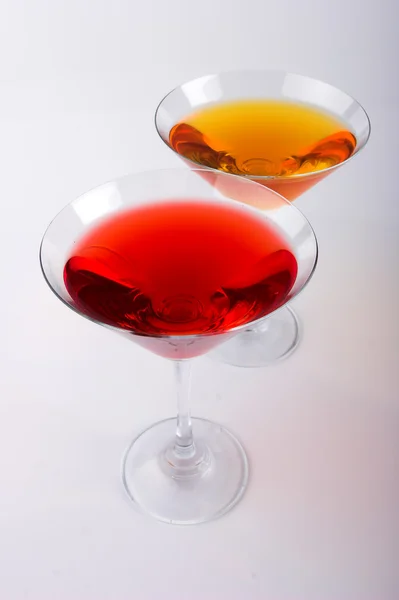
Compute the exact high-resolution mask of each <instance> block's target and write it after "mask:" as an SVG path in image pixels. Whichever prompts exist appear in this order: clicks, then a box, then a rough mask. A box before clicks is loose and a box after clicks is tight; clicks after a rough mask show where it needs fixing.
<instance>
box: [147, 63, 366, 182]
mask: <svg viewBox="0 0 399 600" xmlns="http://www.w3.org/2000/svg"><path fill="white" fill-rule="evenodd" d="M244 73H253V74H259V75H261V74H263V75H267V74H271V73H275V74H281V75H293V76H295V77H303V78H304V79H310V80H311V81H314V82H317V83H322V84H323V85H327V86H329V87H331V88H333V89H335V90H337V91H339V92H341V93H342V94H345V95H346V96H348V98H350V99H351V100H352V101H353V102H355V103H356V104H357V105H358V107H359V108H360V110H361V111H362V112H363V114H364V116H365V117H366V120H367V135H366V138H365V140H364V142H363V143H362V145H361V146H359V147H357V146H356V147H355V150H354V152H353V153H352V154H351V155H350V156H348V158H346V159H345V160H343V161H342V162H340V163H338V164H336V165H332V166H331V167H326V168H325V169H320V170H319V171H310V173H298V174H295V175H249V174H248V175H247V174H245V173H243V174H240V175H237V176H238V177H242V179H249V180H251V181H255V183H256V181H257V180H261V181H288V180H297V179H306V178H307V177H312V176H315V175H319V174H324V173H329V172H331V171H333V170H335V169H337V168H338V167H341V166H342V165H344V164H346V163H348V162H349V161H350V160H351V159H352V158H354V157H355V156H357V155H358V154H359V153H360V152H361V151H362V150H363V148H364V147H365V146H366V145H367V142H368V141H369V139H370V135H371V121H370V117H369V116H368V114H367V111H366V109H365V108H364V106H363V105H362V104H360V102H359V101H358V100H356V98H354V97H353V96H351V94H348V93H347V92H345V91H344V90H341V89H340V88H338V87H337V86H335V85H332V84H331V83H327V82H326V81H323V80H322V79H316V78H315V77H309V76H308V75H302V74H301V73H294V72H293V71H285V70H284V69H232V70H228V71H220V72H219V73H209V74H206V75H201V76H200V77H194V79H189V80H188V81H185V82H183V83H181V84H179V85H177V86H175V87H174V88H173V89H171V90H170V91H169V92H168V93H167V94H165V96H163V98H162V100H161V101H160V102H159V104H158V106H157V108H156V110H155V114H154V124H155V129H156V132H157V133H158V136H159V137H160V138H161V140H162V141H163V143H164V144H165V145H166V146H167V147H168V148H169V149H170V150H172V152H174V153H175V154H176V155H177V156H179V157H180V158H182V159H184V160H186V161H188V162H189V163H190V164H192V165H197V167H200V166H201V165H200V164H199V163H196V162H195V161H193V160H191V159H190V158H186V157H185V156H183V155H182V154H179V153H178V152H176V150H175V149H174V148H173V147H172V146H171V145H170V144H169V143H168V142H167V141H166V140H165V139H164V137H163V136H162V135H161V132H160V130H159V127H158V113H159V109H160V108H161V106H162V104H163V103H164V102H165V100H166V99H167V98H169V96H171V95H172V94H174V93H175V92H177V91H178V90H180V89H181V88H182V87H183V86H184V85H187V84H190V83H195V82H199V81H201V79H209V78H217V77H220V76H223V75H238V76H239V75H242V74H244ZM203 169H206V170H208V171H215V172H216V171H218V172H220V173H226V171H221V170H219V169H215V168H214V167H203ZM230 175H236V173H230Z"/></svg>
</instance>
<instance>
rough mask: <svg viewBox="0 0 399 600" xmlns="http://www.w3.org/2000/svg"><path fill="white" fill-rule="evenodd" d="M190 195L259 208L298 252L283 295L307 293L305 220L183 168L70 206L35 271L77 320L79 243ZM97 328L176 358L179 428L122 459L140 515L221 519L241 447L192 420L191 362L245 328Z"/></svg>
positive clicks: (231, 498)
mask: <svg viewBox="0 0 399 600" xmlns="http://www.w3.org/2000/svg"><path fill="white" fill-rule="evenodd" d="M188 198H195V199H204V200H209V199H212V200H213V201H220V202H224V203H226V202H227V203H230V202H235V203H237V202H240V203H246V204H249V205H251V206H252V207H253V208H254V209H256V210H257V211H259V215H262V216H263V217H264V218H265V219H267V220H268V221H269V222H270V223H272V224H274V225H275V226H276V227H277V228H279V229H280V231H281V232H282V233H283V234H284V235H285V237H286V239H287V241H288V242H289V244H290V245H291V248H292V250H293V252H294V253H295V256H296V259H297V263H298V275H297V279H296V281H295V284H294V286H293V288H292V290H291V292H290V294H289V298H292V297H294V296H295V295H297V294H298V293H299V292H300V291H301V290H302V289H303V287H304V286H305V284H306V283H307V281H308V280H309V278H310V277H311V275H312V273H313V271H314V268H315V265H316V260H317V243H316V238H315V236H314V233H313V230H312V228H311V226H310V225H309V223H308V222H307V220H306V218H305V217H304V216H303V215H302V214H301V213H300V212H299V211H298V210H297V209H296V208H295V207H293V206H292V204H290V203H289V202H287V201H286V200H285V199H284V198H282V197H281V196H279V195H278V194H276V193H275V192H272V191H270V190H268V189H267V188H264V187H262V186H260V185H258V184H256V183H253V182H250V181H246V180H244V179H241V178H238V177H234V176H232V175H225V174H222V173H211V172H210V171H201V170H196V171H191V170H189V169H185V168H183V169H169V170H161V171H153V172H146V173H140V174H134V175H130V176H127V177H124V178H122V179H119V180H116V181H112V182H109V183H107V184H105V185H102V186H100V187H98V188H96V189H94V190H92V191H90V192H88V193H86V194H84V195H83V196H80V197H79V198H77V199H76V200H74V201H73V202H71V203H70V204H69V205H68V206H66V207H65V208H64V209H63V210H62V211H61V212H60V213H59V214H58V215H57V216H56V217H55V219H54V220H53V221H52V223H51V224H50V225H49V227H48V229H47V231H46V233H45V235H44V237H43V241H42V244H41V248H40V262H41V267H42V271H43V274H44V277H45V279H46V281H47V283H48V284H49V286H50V288H51V289H52V290H53V292H54V293H55V294H56V295H57V296H58V298H59V299H60V300H61V301H62V302H63V303H64V304H66V305H67V306H68V307H69V308H71V309H72V310H74V311H75V312H78V313H79V309H78V307H77V306H76V305H75V304H74V302H73V300H72V298H71V297H70V295H69V294H68V292H67V290H66V287H65V285H64V278H63V271H64V265H65V263H66V261H67V260H68V258H69V256H70V253H71V249H72V246H73V244H74V243H75V242H76V240H78V239H80V238H81V236H82V235H84V234H85V233H86V232H87V231H88V230H89V229H90V228H92V226H93V225H95V224H96V222H98V220H99V219H101V218H103V217H105V216H107V215H112V214H114V213H117V212H118V211H121V210H125V209H126V208H128V207H134V206H137V207H138V206H142V205H144V204H146V203H151V204H154V203H158V202H159V203H162V202H165V201H167V200H168V199H173V200H175V201H178V200H187V199H188ZM204 243H206V240H204ZM289 298H287V300H288V299H289ZM79 314H81V313H79ZM82 316H85V317H86V318H88V317H87V316H86V315H83V314H82ZM267 318H268V317H266V319H267ZM91 320H93V319H91ZM93 322H97V321H94V320H93ZM257 322H258V323H259V322H260V320H258V321H257ZM99 324H100V325H103V324H102V323H99ZM103 326H104V327H107V328H108V329H110V330H112V331H114V332H116V333H118V334H120V335H123V336H125V337H126V338H129V339H130V340H132V341H134V342H136V343H138V344H140V345H141V346H143V347H144V348H147V349H148V350H150V351H152V352H154V353H156V354H159V355H161V356H163V357H165V358H168V359H171V360H173V361H174V368H175V371H176V387H177V407H178V416H177V421H176V419H168V420H166V421H162V422H160V423H157V424H155V425H153V426H152V427H150V428H149V429H147V430H146V431H144V432H143V433H141V434H140V435H139V436H138V437H137V438H136V439H135V440H134V441H133V442H132V444H131V445H130V447H129V449H128V450H127V452H126V454H125V457H124V460H123V470H122V472H123V483H124V486H125V489H126V491H127V493H128V494H129V496H130V498H131V499H132V500H133V502H134V503H135V505H136V506H137V507H139V508H140V509H142V510H143V511H144V512H146V513H148V514H150V515H152V516H153V517H155V518H157V519H159V520H161V521H166V522H168V523H179V524H192V523H199V522H202V521H208V520H210V519H214V518H216V517H218V516H220V515H222V514H223V513H225V512H226V511H228V510H229V509H230V508H231V507H232V506H234V504H236V502H237V501H238V500H239V499H240V498H241V496H242V494H243V492H244V490H245V487H246V484H247V480H248V462H247V459H246V456H245V452H244V450H243V448H242V446H241V444H240V442H239V441H238V440H237V438H236V437H235V436H234V435H233V434H232V433H230V432H229V431H227V430H226V429H225V428H224V427H223V426H221V425H218V424H215V423H212V422H210V421H207V420H205V419H200V418H191V415H190V406H189V390H190V367H191V361H190V360H189V359H191V358H194V357H196V356H200V355H202V354H205V353H206V352H208V351H209V350H211V349H212V348H214V347H215V346H217V345H218V344H220V343H222V342H223V341H225V340H226V339H228V338H230V337H232V336H234V335H235V334H237V333H238V332H239V331H242V330H243V329H244V328H245V326H241V327H237V328H235V329H231V330H229V331H227V332H223V333H217V334H212V333H207V334H203V335H179V336H166V335H164V336H162V335H153V336H152V335H145V334H141V333H140V334H139V333H135V332H132V331H126V330H122V329H119V328H117V327H112V326H109V325H103Z"/></svg>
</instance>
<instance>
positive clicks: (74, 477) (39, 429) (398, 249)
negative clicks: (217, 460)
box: [0, 0, 399, 600]
mask: <svg viewBox="0 0 399 600" xmlns="http://www.w3.org/2000/svg"><path fill="white" fill-rule="evenodd" d="M1 12H2V14H1V19H0V28H1V30H2V31H1V35H0V160H1V165H2V179H1V206H2V208H3V212H2V219H1V220H0V231H1V237H0V244H1V249H0V251H1V263H0V269H1V283H2V293H1V295H0V311H1V314H2V321H3V322H2V343H1V346H0V352H1V361H0V365H1V378H0V385H1V399H0V476H1V494H0V598H1V599H2V600H22V599H27V600H94V599H95V600H128V599H130V598H135V599H138V600H159V599H161V598H177V599H180V598H187V599H190V600H199V599H201V600H202V599H210V600H215V599H218V600H219V599H223V600H225V599H227V598H228V599H230V600H244V599H245V600H248V599H255V600H381V599H383V600H396V599H397V598H398V597H399V568H398V556H399V541H398V540H399V482H398V472H399V471H398V467H399V435H398V425H399V391H398V389H399V377H398V371H399V363H398V359H399V351H398V346H399V320H398V312H397V311H398V293H399V243H398V239H399V235H398V234H399V214H398V212H399V211H398V203H397V188H398V185H397V154H398V146H397V139H398V114H399V112H398V108H397V106H398V89H397V81H395V80H393V79H392V78H393V77H395V73H396V72H397V65H396V62H397V60H396V58H395V56H396V54H397V49H396V50H395V44H394V27H395V23H397V17H396V15H395V14H394V13H395V5H394V3H393V2H390V1H389V0H384V1H381V2H378V3H374V4H373V6H372V7H371V8H367V10H366V9H365V4H364V2H360V1H357V0H351V1H349V2H348V1H347V0H346V1H344V0H336V1H335V2H334V3H333V4H331V3H323V2H311V1H310V0H306V1H304V2H300V3H298V2H294V1H293V0H289V1H286V2H284V3H282V2H276V1H272V2H267V3H266V2H262V1H261V0H259V1H258V3H256V2H255V1H254V0H252V1H249V2H246V3H244V4H241V3H238V2H236V1H235V0H234V1H233V2H232V3H230V4H226V3H224V2H223V3H222V2H219V3H218V2H215V1H211V0H205V1H203V2H201V3H200V4H197V5H195V4H190V3H187V2H183V1H182V0H172V1H171V2H162V1H161V0H157V1H154V0H150V1H148V2H145V3H144V2H142V3H140V4H139V5H137V3H134V2H133V1H132V0H129V1H127V0H126V1H124V0H114V1H113V2H111V1H108V2H105V1H97V2H94V0H87V1H86V2H81V1H78V0H71V1H69V2H67V3H64V2H63V3H61V2H60V1H58V0H51V1H50V0H37V1H36V2H29V0H25V1H23V0H15V1H12V0H8V1H6V2H3V3H2V5H1ZM248 66H249V67H275V68H286V69H290V70H293V71H299V72H302V73H304V74H309V75H311V76H315V77H320V78H322V79H324V80H326V81H329V82H331V83H333V84H335V85H337V86H339V87H342V88H343V89H345V90H346V91H348V92H349V93H351V94H353V95H354V96H355V97H356V98H358V99H359V100H360V101H361V102H362V103H363V104H364V105H365V107H366V109H367V110H368V111H369V113H370V117H371V120H372V126H373V131H372V138H371V141H370V144H369V146H368V148H367V149H366V150H365V151H364V152H363V153H361V155H359V157H358V158H357V159H355V160H354V161H352V162H351V163H350V164H349V165H347V166H346V167H345V168H343V169H342V170H341V171H339V172H338V173H336V174H334V175H333V176H331V177H330V178H328V179H327V180H326V181H325V182H322V183H321V184H319V186H317V187H316V188H314V189H313V190H312V191H310V192H309V193H307V194H306V196H304V197H303V198H302V199H300V200H299V201H298V203H297V204H298V206H299V207H300V208H302V209H303V210H304V211H305V212H306V214H307V215H308V216H309V218H310V220H311V222H312V223H313V225H314V227H315V229H316V232H317V234H318V237H319V242H320V262H319V266H318V270H317V273H316V275H315V277H314V280H313V281H312V283H311V284H310V285H309V287H308V288H307V290H306V291H305V292H304V294H303V295H302V296H301V297H300V298H299V300H298V302H297V307H298V310H300V314H301V316H302V318H303V321H304V326H305V331H306V336H305V339H304V341H303V344H302V346H301V348H300V350H299V351H298V352H297V353H296V354H295V355H294V356H292V357H291V358H290V359H289V360H288V361H286V362H284V363H281V364H280V365H279V366H278V367H273V368H269V369H265V370H248V371H243V370H239V369H234V368H231V367H228V366H222V365H218V364H214V363H212V362H210V361H209V360H207V359H202V360H200V361H198V363H197V366H196V367H195V369H194V386H193V387H194V391H193V406H194V413H195V414H198V415H200V416H205V417H207V418H211V419H217V420H219V421H221V422H222V423H224V424H225V425H227V426H229V427H231V429H232V430H233V431H235V432H237V433H238V434H239V436H240V438H241V439H242V441H243V442H244V444H245V447H246V448H247V451H248V455H249V458H250V462H251V469H252V470H251V481H250V485H249V488H248V492H247V494H246V496H245V499H244V500H243V501H242V503H241V504H240V505H239V506H238V507H237V508H236V509H235V510H234V511H233V512H232V513H231V514H229V515H228V516H226V517H225V518H223V519H221V520H220V521H216V522H214V523H211V524H207V525H203V526H197V527H193V528H176V527H170V526H166V525H161V524H158V523H156V522H152V521H151V520H147V519H146V518H144V517H142V516H141V515H139V514H137V513H136V512H135V511H134V509H133V507H132V506H131V505H130V504H129V502H128V500H127V499H126V498H125V496H124V493H123V490H122V485H121V482H120V480H119V472H118V469H119V462H120V458H121V455H122V452H123V450H124V448H125V446H126V445H127V444H128V442H129V441H130V440H131V438H132V437H133V435H134V434H135V433H137V432H138V431H140V430H141V429H143V428H144V427H146V426H147V425H148V424H150V423H152V422H153V421H155V420H157V419H160V418H163V417H166V416H169V415H171V414H172V413H173V412H174V398H173V390H172V379H171V368H170V365H168V364H167V363H166V361H165V362H164V361H162V360H161V359H159V358H157V357H155V356H151V355H150V354H147V353H146V352H145V351H144V350H142V349H140V348H138V347H137V348H136V347H135V345H134V344H129V343H128V342H127V341H125V340H123V339H119V338H118V337H117V336H113V335H112V334H111V333H109V332H107V331H105V330H102V329H101V328H99V327H96V326H94V325H92V324H91V323H89V322H87V321H85V320H83V319H80V318H79V317H78V316H76V315H75V314H73V313H72V312H70V311H68V310H67V309H66V308H65V307H64V306H62V305H61V303H60V302H58V301H57V300H56V298H55V297H54V296H53V295H52V294H51V292H50V291H49V289H48V288H47V286H46V284H45V283H44V281H43V280H42V277H41V273H40V269H39V263H38V246H39V243H40V239H41V235H42V233H43V231H44V229H45V227H46V225H47V223H48V222H49V220H50V219H51V218H52V217H53V216H54V214H55V213H56V212H57V211H58V210H59V209H60V208H61V207H62V206H63V205H64V204H65V203H67V202H68V201H69V200H71V199H72V198H73V197H75V196H76V195H78V194H80V193H81V192H83V191H86V190H87V189H89V188H90V187H93V186H94V185H97V184H99V183H102V182H104V181H106V180H108V179H110V178H112V177H115V176H119V175H122V174H124V173H126V172H129V171H133V170H141V169H143V168H153V167H161V166H173V165H176V166H177V165H179V163H178V161H177V159H176V158H175V157H173V156H172V154H171V153H170V152H168V150H167V149H166V147H165V146H164V145H163V144H162V143H161V142H160V141H159V140H158V139H157V135H156V133H155V130H154V126H153V119H152V118H153V112H154V110H155V107H156V104H157V101H158V100H159V99H160V98H161V97H162V95H163V94H164V93H166V92H167V91H168V90H169V89H170V88H172V87H173V86H175V85H177V84H178V83H180V82H181V81H184V80H185V79H189V78H192V77H194V76H197V75H201V74H205V73H206V72H209V71H210V72H214V71H218V70H221V69H226V68H228V69H231V68H238V67H248ZM168 386H169V387H168ZM169 389H170V391H168V390H169Z"/></svg>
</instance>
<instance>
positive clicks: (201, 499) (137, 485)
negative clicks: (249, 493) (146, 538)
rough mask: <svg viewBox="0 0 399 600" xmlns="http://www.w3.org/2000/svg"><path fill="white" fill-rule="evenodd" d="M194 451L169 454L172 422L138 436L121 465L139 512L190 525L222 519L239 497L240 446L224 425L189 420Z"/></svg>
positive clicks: (243, 460) (244, 469)
mask: <svg viewBox="0 0 399 600" xmlns="http://www.w3.org/2000/svg"><path fill="white" fill-rule="evenodd" d="M192 425H193V434H194V443H195V446H194V449H193V448H192V447H191V449H187V450H188V454H187V456H184V455H182V454H181V453H180V455H179V456H178V457H177V456H176V453H175V451H174V443H175V436H176V419H166V420H165V421H160V422H159V423H156V424H155V425H152V426H151V427H150V428H149V429H146V430H145V431H144V432H143V433H141V434H140V435H139V436H138V437H137V438H136V439H135V440H134V441H133V442H132V444H131V445H130V447H129V448H128V450H127V452H126V454H125V457H124V460H123V465H122V479H123V484H124V486H125V489H126V491H127V493H128V495H129V497H130V498H131V500H132V501H133V502H134V503H135V505H136V506H137V507H138V508H139V509H140V510H142V511H143V512H145V513H147V514H149V515H151V516H152V517H155V518H156V519H158V520H159V521H164V522H167V523H174V524H178V525H193V524H195V523H202V522H204V521H210V520H212V519H216V518H218V517H221V516H222V515H223V514H225V513H226V512H227V511H229V510H230V509H231V508H232V507H233V506H234V505H235V504H236V503H237V502H238V501H239V500H240V498H241V497H242V495H243V493H244V491H245V488H246V485H247V482H248V461H247V457H246V455H245V451H244V449H243V447H242V446H241V444H240V442H239V441H238V440H237V439H236V438H235V437H234V436H233V435H232V434H231V433H230V432H229V431H228V430H227V429H225V428H224V427H223V426H221V425H217V424H216V423H212V422H211V421H207V420H205V419H196V418H193V419H192Z"/></svg>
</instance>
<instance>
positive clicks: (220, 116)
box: [169, 100, 356, 200]
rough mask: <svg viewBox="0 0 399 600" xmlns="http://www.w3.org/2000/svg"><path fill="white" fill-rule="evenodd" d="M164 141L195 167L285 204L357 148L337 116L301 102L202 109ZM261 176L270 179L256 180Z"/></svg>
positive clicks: (234, 104) (238, 103)
mask: <svg viewBox="0 0 399 600" xmlns="http://www.w3.org/2000/svg"><path fill="white" fill-rule="evenodd" d="M169 141H170V145H171V146H172V147H173V148H174V150H175V151H176V152H178V153H179V154H180V155H181V156H183V157H185V158H187V159H189V160H191V161H193V162H195V163H198V164H199V165H202V166H206V167H211V168H213V169H218V170H220V171H225V172H227V173H233V174H235V175H244V176H247V177H251V179H254V180H255V181H258V182H259V183H262V184H264V185H266V186H267V187H270V188H272V189H275V190H276V191H278V192H279V193H281V194H282V195H283V196H285V197H286V198H289V199H290V200H293V199H294V198H296V197H297V196H299V195H300V194H302V193H303V192H304V191H305V190H306V189H308V188H309V187H311V186H312V185H314V184H315V183H317V182H318V181H320V179H322V178H323V177H325V176H326V175H327V174H328V172H329V171H327V172H324V170H325V169H328V168H330V167H333V166H335V165H338V164H340V163H342V162H344V161H345V160H347V159H348V158H349V157H350V156H351V155H352V154H353V152H354V150H355V148H356V138H355V136H354V135H353V133H351V132H350V131H349V130H348V129H347V127H346V125H345V123H343V122H341V121H339V120H338V119H337V118H336V117H333V116H331V115H330V114H328V113H325V112H323V111H321V110H318V109H315V108H313V107H310V106H308V105H305V104H296V103H293V102H289V101H273V100H246V101H236V102H230V103H225V104H217V105H214V106H210V107H207V108H205V109H202V110H200V111H198V112H195V113H193V114H191V115H189V116H188V117H186V118H185V119H184V120H183V121H181V122H180V123H177V124H176V125H175V126H174V127H173V128H172V129H171V131H170V134H169ZM298 175H306V177H298ZM265 176H268V177H273V179H257V177H265Z"/></svg>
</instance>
